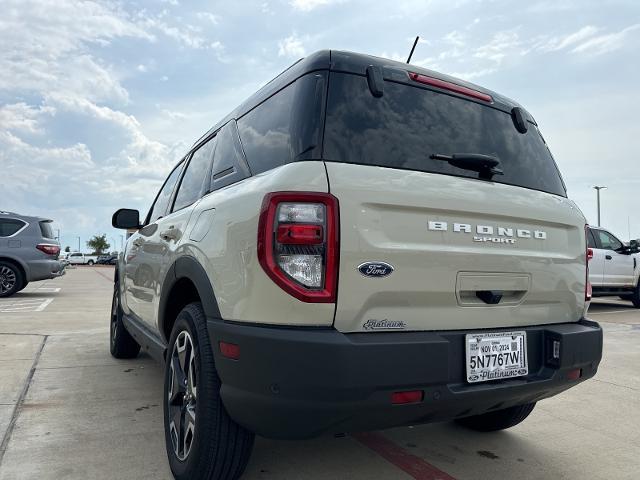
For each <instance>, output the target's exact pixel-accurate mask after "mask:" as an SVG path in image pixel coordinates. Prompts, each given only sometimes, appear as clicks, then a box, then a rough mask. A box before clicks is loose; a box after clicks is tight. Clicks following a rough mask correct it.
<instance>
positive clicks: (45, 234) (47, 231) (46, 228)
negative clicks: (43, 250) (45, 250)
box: [40, 222, 56, 240]
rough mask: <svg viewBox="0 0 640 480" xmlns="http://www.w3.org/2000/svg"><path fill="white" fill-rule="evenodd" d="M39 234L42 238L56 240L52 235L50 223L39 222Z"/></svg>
mask: <svg viewBox="0 0 640 480" xmlns="http://www.w3.org/2000/svg"><path fill="white" fill-rule="evenodd" d="M40 233H41V234H42V238H48V239H50V240H53V239H54V238H56V236H55V235H54V233H53V227H51V222H40Z"/></svg>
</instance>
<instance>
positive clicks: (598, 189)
mask: <svg viewBox="0 0 640 480" xmlns="http://www.w3.org/2000/svg"><path fill="white" fill-rule="evenodd" d="M593 188H594V189H595V190H596V192H598V226H600V190H604V189H605V188H607V187H603V186H598V185H596V186H595V187H593Z"/></svg>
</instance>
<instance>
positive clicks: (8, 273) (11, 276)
mask: <svg viewBox="0 0 640 480" xmlns="http://www.w3.org/2000/svg"><path fill="white" fill-rule="evenodd" d="M16 281H17V278H16V272H14V271H13V270H12V269H11V268H9V267H6V266H4V265H3V266H0V294H3V293H7V292H8V291H10V290H12V289H13V288H14V287H15V286H16Z"/></svg>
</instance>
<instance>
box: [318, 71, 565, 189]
mask: <svg viewBox="0 0 640 480" xmlns="http://www.w3.org/2000/svg"><path fill="white" fill-rule="evenodd" d="M324 138H325V141H324V158H325V160H329V161H338V162H346V163H357V164H363V165H377V166H383V167H391V168H401V169H408V170H418V171H423V172H433V173H443V174H448V175H458V176H463V177H472V178H478V173H477V172H473V171H470V170H464V169H460V168H457V167H454V166H452V165H450V164H449V163H447V162H445V161H439V160H432V159H430V158H429V156H430V155H431V154H434V153H438V154H444V155H451V154H453V153H479V154H485V155H493V156H496V157H498V159H499V160H500V162H501V163H502V168H503V170H504V175H496V176H494V177H493V180H494V181H496V182H500V183H507V184H510V185H518V186H522V187H526V188H532V189H536V190H542V191H545V192H550V193H554V194H557V195H562V196H565V195H566V194H565V190H564V186H563V184H562V180H561V178H560V174H559V173H558V170H557V168H556V165H555V162H554V160H553V158H552V156H551V154H550V153H549V150H548V149H547V146H546V145H545V143H544V140H543V139H542V137H541V135H540V133H539V132H538V130H537V129H536V127H535V126H534V125H531V124H530V125H529V130H528V132H527V133H525V134H521V133H518V131H517V130H516V128H515V126H514V124H513V121H512V119H511V115H510V114H507V113H504V112H502V111H500V110H496V109H494V108H490V107H488V106H485V105H481V104H478V103H475V102H472V101H470V100H465V99H461V98H457V97H453V96H450V95H445V94H442V93H436V92H433V91H431V90H427V89H423V88H419V87H414V86H409V85H403V84H399V83H394V82H389V81H385V84H384V95H383V96H382V97H380V98H375V97H374V96H373V95H371V92H370V91H369V88H368V85H367V80H366V78H365V77H360V76H357V75H350V74H343V73H335V74H334V73H332V74H331V79H330V85H329V98H328V104H327V120H326V128H325V137H324Z"/></svg>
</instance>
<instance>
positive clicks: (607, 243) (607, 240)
mask: <svg viewBox="0 0 640 480" xmlns="http://www.w3.org/2000/svg"><path fill="white" fill-rule="evenodd" d="M598 236H599V237H600V244H601V245H602V248H604V249H605V250H618V249H619V248H622V242H621V241H620V240H618V239H617V238H616V237H614V236H613V235H611V234H610V233H609V232H605V231H603V230H598Z"/></svg>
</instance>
